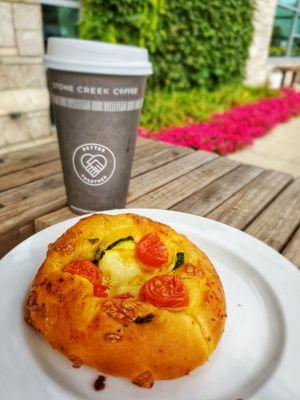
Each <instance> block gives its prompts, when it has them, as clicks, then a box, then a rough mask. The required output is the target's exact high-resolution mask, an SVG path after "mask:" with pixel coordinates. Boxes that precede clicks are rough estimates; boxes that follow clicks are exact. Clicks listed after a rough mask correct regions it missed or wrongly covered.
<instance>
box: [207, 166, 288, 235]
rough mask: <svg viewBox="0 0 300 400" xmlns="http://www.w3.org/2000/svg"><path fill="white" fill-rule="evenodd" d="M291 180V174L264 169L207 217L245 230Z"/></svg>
mask: <svg viewBox="0 0 300 400" xmlns="http://www.w3.org/2000/svg"><path fill="white" fill-rule="evenodd" d="M291 181H292V177H291V176H290V175H287V174H284V173H281V172H277V171H264V172H263V173H262V174H261V175H259V176H258V177H257V178H256V179H254V180H253V181H252V182H250V183H249V184H248V185H246V186H245V187H244V188H243V189H241V190H239V191H238V192H237V193H236V194H235V195H233V196H232V197H230V198H229V199H228V200H226V201H225V202H224V203H223V204H221V205H220V206H219V207H217V208H216V209H215V210H213V211H212V212H210V213H209V214H207V217H208V218H211V219H215V220H217V221H220V222H223V223H224V224H228V225H231V226H234V227H235V228H238V229H241V230H243V229H245V227H246V226H247V225H249V224H250V222H252V221H253V220H254V219H255V218H256V217H257V215H258V214H259V213H260V212H261V211H262V210H263V209H264V208H265V207H266V206H267V205H268V204H269V203H270V202H271V201H272V200H273V199H274V198H275V197H276V196H277V195H278V194H279V193H280V192H281V191H282V190H283V189H284V187H285V186H287V185H288V184H289V183H290V182H291Z"/></svg>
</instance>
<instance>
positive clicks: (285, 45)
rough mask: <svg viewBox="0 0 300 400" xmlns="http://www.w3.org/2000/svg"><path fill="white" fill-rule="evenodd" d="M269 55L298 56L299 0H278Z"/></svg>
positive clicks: (299, 45) (299, 54) (299, 52)
mask: <svg viewBox="0 0 300 400" xmlns="http://www.w3.org/2000/svg"><path fill="white" fill-rule="evenodd" d="M270 55H271V56H277V57H297V56H298V57H299V56H300V0H278V5H277V9H276V15H275V20H274V26H273V33H272V40H271V47H270Z"/></svg>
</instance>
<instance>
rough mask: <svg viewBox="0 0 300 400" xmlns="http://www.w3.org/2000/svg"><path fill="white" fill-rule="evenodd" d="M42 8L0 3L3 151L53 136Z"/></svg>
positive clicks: (28, 2) (33, 2) (27, 0)
mask: <svg viewBox="0 0 300 400" xmlns="http://www.w3.org/2000/svg"><path fill="white" fill-rule="evenodd" d="M43 53H44V45H43V34H42V16H41V6H40V4H39V3H38V1H37V0H22V1H16V0H14V1H3V0H0V151H1V150H3V149H4V148H8V147H10V146H11V145H15V144H16V143H18V144H22V143H30V142H34V141H36V140H38V139H40V138H46V137H49V136H50V119H49V95H48V91H47V88H46V77H45V72H44V68H43V65H42V56H43Z"/></svg>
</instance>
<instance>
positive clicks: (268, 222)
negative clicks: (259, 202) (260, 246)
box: [246, 178, 300, 251]
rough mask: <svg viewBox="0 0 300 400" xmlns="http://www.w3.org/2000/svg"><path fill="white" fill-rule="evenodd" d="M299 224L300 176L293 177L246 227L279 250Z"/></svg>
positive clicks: (248, 231)
mask: <svg viewBox="0 0 300 400" xmlns="http://www.w3.org/2000/svg"><path fill="white" fill-rule="evenodd" d="M299 224H300V178H297V179H295V180H294V181H293V182H292V183H291V184H290V185H289V186H288V187H287V188H286V189H285V190H284V191H283V192H282V193H281V194H280V195H279V196H278V197H277V198H276V199H275V200H274V201H273V202H272V203H271V204H270V205H269V207H267V208H266V209H265V210H264V211H263V212H262V213H261V214H260V215H259V216H258V217H257V218H256V219H255V220H254V221H253V222H252V223H251V224H250V225H249V227H248V228H247V229H246V232H247V233H249V234H250V235H253V236H255V237H256V238H258V239H260V240H262V241H263V242H265V243H267V244H268V245H270V246H272V247H273V248H274V249H276V250H277V251H281V250H282V249H283V248H284V246H285V245H286V244H287V242H288V240H289V238H290V237H291V235H292V234H293V233H294V231H295V230H296V228H297V227H298V226H299Z"/></svg>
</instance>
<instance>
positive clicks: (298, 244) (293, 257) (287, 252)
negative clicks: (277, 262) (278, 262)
mask: <svg viewBox="0 0 300 400" xmlns="http://www.w3.org/2000/svg"><path fill="white" fill-rule="evenodd" d="M282 254H283V255H284V256H285V257H286V258H287V259H288V260H290V261H291V262H292V263H293V264H295V265H296V267H298V268H300V228H298V229H297V231H296V232H295V233H294V235H293V236H292V238H291V239H290V241H289V242H288V244H287V245H286V247H285V248H284V250H283V252H282Z"/></svg>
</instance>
